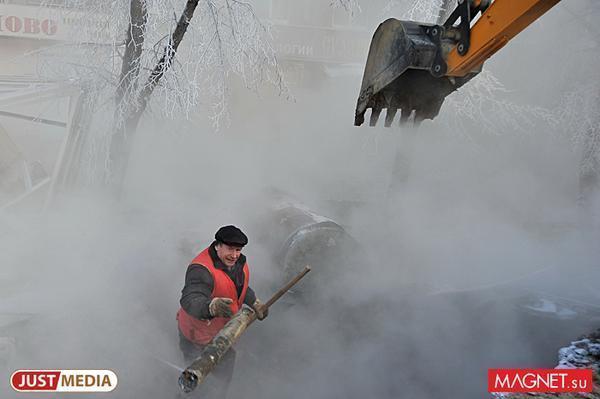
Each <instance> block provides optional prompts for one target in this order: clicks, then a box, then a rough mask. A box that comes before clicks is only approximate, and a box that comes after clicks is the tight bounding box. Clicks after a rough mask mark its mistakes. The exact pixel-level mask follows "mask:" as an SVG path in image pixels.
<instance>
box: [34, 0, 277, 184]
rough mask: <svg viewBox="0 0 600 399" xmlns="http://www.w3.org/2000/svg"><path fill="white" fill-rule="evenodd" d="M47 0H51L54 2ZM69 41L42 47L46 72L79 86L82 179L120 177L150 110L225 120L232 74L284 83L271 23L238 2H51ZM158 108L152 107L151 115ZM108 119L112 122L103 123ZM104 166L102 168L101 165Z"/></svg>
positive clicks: (249, 81)
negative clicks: (203, 112)
mask: <svg viewBox="0 0 600 399" xmlns="http://www.w3.org/2000/svg"><path fill="white" fill-rule="evenodd" d="M49 3H50V2H49ZM46 5H52V6H53V8H52V9H53V10H55V11H54V12H55V13H57V14H59V15H58V17H61V18H69V19H70V20H71V21H72V24H71V27H72V28H73V33H72V38H73V41H72V42H69V43H65V44H61V45H58V46H55V47H53V48H51V49H50V50H48V51H46V53H45V54H43V58H42V59H43V62H42V63H41V68H40V74H41V75H46V76H49V77H53V78H55V79H69V80H70V81H71V82H72V83H74V84H77V85H79V86H81V87H82V88H83V93H84V97H83V99H82V104H83V105H82V107H81V115H79V118H80V119H81V120H80V121H79V123H78V126H79V127H80V128H81V129H82V134H81V135H80V142H79V151H78V154H80V156H79V157H78V160H77V161H76V162H74V164H75V165H77V168H74V169H73V170H78V171H81V173H78V175H77V176H76V178H77V180H79V181H81V179H82V178H83V179H85V180H87V181H95V180H103V181H112V182H113V183H114V184H116V186H117V187H120V185H121V184H122V181H123V178H124V176H125V172H126V167H127V161H128V158H129V154H130V152H131V147H132V142H133V139H134V137H135V135H136V131H137V127H138V125H139V122H140V119H141V118H142V115H144V112H145V111H146V110H147V109H148V108H149V107H151V108H152V109H153V111H155V112H156V111H158V112H160V113H161V114H163V115H167V116H174V115H184V116H189V115H191V114H193V113H195V112H196V110H197V109H198V107H199V105H200V103H202V104H203V105H204V104H206V106H207V107H209V108H210V111H211V113H210V115H211V118H212V124H213V126H215V127H218V126H219V124H221V123H223V122H226V121H227V116H228V115H227V100H228V91H229V86H228V78H229V76H230V75H232V74H235V75H237V76H239V77H240V78H241V79H242V81H243V83H244V84H245V86H246V87H247V88H249V89H251V90H257V89H258V88H259V86H260V85H261V84H263V83H270V84H273V85H275V86H277V87H279V88H280V89H281V90H284V89H285V85H284V83H283V80H282V74H281V71H280V69H279V66H278V64H277V60H276V57H275V52H274V50H273V48H272V46H271V41H270V35H269V31H268V29H267V28H266V27H265V26H264V25H263V24H262V23H261V21H260V20H259V19H258V18H257V17H256V15H255V14H254V11H253V9H252V7H251V6H250V5H249V4H248V3H246V2H244V1H238V0H187V1H186V0H110V1H101V2H93V1H89V0H51V4H46ZM153 113H154V112H153ZM107 118H109V120H107ZM99 165H103V167H98V166H99Z"/></svg>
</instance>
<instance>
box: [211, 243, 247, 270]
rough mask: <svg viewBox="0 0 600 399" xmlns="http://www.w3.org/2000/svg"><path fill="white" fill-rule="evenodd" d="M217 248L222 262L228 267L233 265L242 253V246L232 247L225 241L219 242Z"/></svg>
mask: <svg viewBox="0 0 600 399" xmlns="http://www.w3.org/2000/svg"><path fill="white" fill-rule="evenodd" d="M215 250H216V251H217V256H218V257H219V259H221V262H223V263H225V266H227V267H233V265H235V262H237V260H238V259H239V257H240V255H241V254H242V247H232V246H231V245H227V244H223V243H220V244H217V245H216V246H215Z"/></svg>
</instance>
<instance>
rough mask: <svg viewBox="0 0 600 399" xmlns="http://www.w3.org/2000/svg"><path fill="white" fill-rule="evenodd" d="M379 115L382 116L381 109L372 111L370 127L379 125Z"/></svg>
mask: <svg viewBox="0 0 600 399" xmlns="http://www.w3.org/2000/svg"><path fill="white" fill-rule="evenodd" d="M379 114H381V108H372V109H371V119H369V126H375V125H377V121H378V120H379Z"/></svg>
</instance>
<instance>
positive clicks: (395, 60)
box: [354, 0, 560, 126]
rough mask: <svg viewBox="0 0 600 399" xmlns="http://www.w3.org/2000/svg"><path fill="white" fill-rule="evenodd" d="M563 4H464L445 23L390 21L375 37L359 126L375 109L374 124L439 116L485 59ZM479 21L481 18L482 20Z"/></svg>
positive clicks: (522, 0)
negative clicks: (449, 98)
mask: <svg viewBox="0 0 600 399" xmlns="http://www.w3.org/2000/svg"><path fill="white" fill-rule="evenodd" d="M559 1H560V0H495V1H491V0H458V4H457V7H456V9H455V10H454V11H453V12H452V13H451V14H450V16H449V17H448V19H447V20H446V21H445V22H444V23H443V24H441V25H435V24H424V23H419V22H413V21H399V20H397V19H394V18H390V19H388V20H386V21H384V22H383V23H382V24H380V25H379V27H378V28H377V30H376V31H375V33H374V35H373V39H372V41H371V46H370V48H369V55H368V58H367V62H366V65H365V71H364V74H363V80H362V85H361V90H360V95H359V98H358V102H357V105H356V113H355V119H354V124H355V125H356V126H360V125H362V123H363V122H364V114H365V112H366V110H367V109H369V108H370V109H371V118H370V123H369V124H370V125H371V126H374V125H375V124H376V123H377V120H378V119H379V115H380V113H381V111H382V110H383V109H386V117H385V126H391V124H392V122H393V120H394V117H395V115H396V113H397V111H398V110H400V123H401V124H402V123H405V122H407V121H408V120H409V118H410V116H411V115H413V118H412V120H413V121H414V123H416V124H418V123H420V122H421V121H423V120H424V119H433V118H435V117H436V116H437V114H438V113H439V110H440V108H441V106H442V103H443V101H444V99H445V98H446V96H448V95H449V94H450V93H452V92H454V91H455V90H457V89H458V88H459V87H461V86H462V85H463V84H465V83H466V82H468V81H469V80H470V79H471V78H473V77H474V76H475V75H477V74H478V73H479V72H480V71H481V67H482V66H483V63H484V62H485V60H487V59H488V58H489V57H491V56H492V55H493V54H495V53H496V52H497V51H498V50H499V49H501V48H502V47H503V46H504V45H505V44H506V43H508V41H509V40H511V39H512V38H513V37H515V36H516V35H517V34H519V33H520V32H521V31H522V30H523V29H525V28H526V27H527V26H529V25H530V24H531V23H532V22H533V21H535V20H536V19H538V18H539V17H540V16H541V15H542V14H544V13H545V12H546V11H548V10H549V9H550V8H552V7H553V6H554V5H555V4H556V3H558V2H559ZM477 17H479V18H477Z"/></svg>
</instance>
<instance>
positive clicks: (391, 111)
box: [385, 107, 398, 127]
mask: <svg viewBox="0 0 600 399" xmlns="http://www.w3.org/2000/svg"><path fill="white" fill-rule="evenodd" d="M397 111H398V108H391V107H388V109H387V113H386V114H385V127H390V126H392V122H394V117H395V116H396V112H397Z"/></svg>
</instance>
